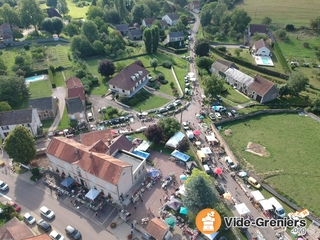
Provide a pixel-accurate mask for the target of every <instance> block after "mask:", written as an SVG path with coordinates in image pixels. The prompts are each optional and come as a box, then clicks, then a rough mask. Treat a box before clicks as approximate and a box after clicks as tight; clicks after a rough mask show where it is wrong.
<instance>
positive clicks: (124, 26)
mask: <svg viewBox="0 0 320 240" xmlns="http://www.w3.org/2000/svg"><path fill="white" fill-rule="evenodd" d="M115 27H116V30H118V31H119V32H121V34H122V35H126V34H127V33H128V31H129V26H128V24H117V25H116V26H115Z"/></svg>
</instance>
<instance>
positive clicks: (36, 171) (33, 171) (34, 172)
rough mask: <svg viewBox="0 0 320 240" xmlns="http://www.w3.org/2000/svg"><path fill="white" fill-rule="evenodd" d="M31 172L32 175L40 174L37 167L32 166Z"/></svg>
mask: <svg viewBox="0 0 320 240" xmlns="http://www.w3.org/2000/svg"><path fill="white" fill-rule="evenodd" d="M31 172H32V175H33V176H40V171H39V168H33V169H32V170H31Z"/></svg>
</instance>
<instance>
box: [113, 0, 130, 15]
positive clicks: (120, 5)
mask: <svg viewBox="0 0 320 240" xmlns="http://www.w3.org/2000/svg"><path fill="white" fill-rule="evenodd" d="M115 6H116V9H117V10H118V12H119V15H120V18H121V19H125V18H126V17H127V14H128V11H127V9H126V6H125V2H124V0H115Z"/></svg>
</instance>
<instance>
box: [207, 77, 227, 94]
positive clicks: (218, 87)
mask: <svg viewBox="0 0 320 240" xmlns="http://www.w3.org/2000/svg"><path fill="white" fill-rule="evenodd" d="M204 85H205V89H204V93H205V95H207V96H216V95H219V94H220V93H221V92H222V91H223V90H224V86H223V80H219V79H218V77H217V76H216V75H211V76H205V77H204Z"/></svg>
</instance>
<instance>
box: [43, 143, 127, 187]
mask: <svg viewBox="0 0 320 240" xmlns="http://www.w3.org/2000/svg"><path fill="white" fill-rule="evenodd" d="M47 154H50V155H52V156H55V157H56V158H59V159H60V160H62V161H66V162H68V163H71V164H77V165H78V166H79V167H80V168H81V169H82V170H83V171H85V172H88V173H90V174H92V175H94V176H96V177H98V178H100V179H103V180H105V181H107V182H109V183H111V184H113V185H117V183H118V181H119V178H120V176H121V173H122V171H123V168H125V167H131V166H132V165H130V164H128V163H126V162H123V161H121V160H119V159H116V158H114V157H112V156H109V155H107V154H102V153H95V152H90V151H89V148H88V147H86V146H84V145H83V144H81V143H78V142H76V141H74V140H72V139H68V138H63V137H60V138H52V140H51V142H50V144H49V146H48V148H47Z"/></svg>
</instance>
